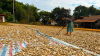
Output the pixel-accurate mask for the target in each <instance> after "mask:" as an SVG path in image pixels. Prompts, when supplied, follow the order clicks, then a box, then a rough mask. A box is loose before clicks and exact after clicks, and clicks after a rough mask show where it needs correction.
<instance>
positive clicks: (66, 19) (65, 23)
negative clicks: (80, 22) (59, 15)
mask: <svg viewBox="0 0 100 56" xmlns="http://www.w3.org/2000/svg"><path fill="white" fill-rule="evenodd" d="M71 21H72V20H71V19H70V18H65V20H63V26H64V27H66V25H67V23H70V22H71Z"/></svg>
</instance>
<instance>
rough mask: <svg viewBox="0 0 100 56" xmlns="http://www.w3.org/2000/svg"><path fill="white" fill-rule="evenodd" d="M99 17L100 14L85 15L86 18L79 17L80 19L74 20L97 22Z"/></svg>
mask: <svg viewBox="0 0 100 56" xmlns="http://www.w3.org/2000/svg"><path fill="white" fill-rule="evenodd" d="M98 19H100V15H95V16H90V17H84V19H78V20H75V21H74V22H95V21H97V20H98Z"/></svg>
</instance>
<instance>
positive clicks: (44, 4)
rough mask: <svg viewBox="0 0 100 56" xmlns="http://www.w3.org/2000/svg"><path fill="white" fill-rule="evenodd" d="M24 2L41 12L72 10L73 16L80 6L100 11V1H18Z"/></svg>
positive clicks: (19, 0)
mask: <svg viewBox="0 0 100 56" xmlns="http://www.w3.org/2000/svg"><path fill="white" fill-rule="evenodd" d="M16 1H18V2H22V3H23V4H26V3H28V4H29V5H34V6H35V7H37V8H39V9H40V10H44V11H48V12H51V11H52V10H53V9H54V8H55V7H58V6H59V7H60V8H62V7H64V8H65V9H70V10H71V15H73V10H74V9H75V7H77V6H79V5H83V6H86V7H90V6H92V5H94V7H95V8H97V9H99V7H100V0H16Z"/></svg>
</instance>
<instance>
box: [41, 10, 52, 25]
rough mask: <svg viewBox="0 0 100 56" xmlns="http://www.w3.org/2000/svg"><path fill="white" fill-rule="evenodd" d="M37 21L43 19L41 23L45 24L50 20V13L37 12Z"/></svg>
mask: <svg viewBox="0 0 100 56" xmlns="http://www.w3.org/2000/svg"><path fill="white" fill-rule="evenodd" d="M39 17H40V18H39V19H43V21H42V22H43V23H44V24H46V23H47V21H48V20H49V18H50V12H47V11H43V10H42V11H40V12H39Z"/></svg>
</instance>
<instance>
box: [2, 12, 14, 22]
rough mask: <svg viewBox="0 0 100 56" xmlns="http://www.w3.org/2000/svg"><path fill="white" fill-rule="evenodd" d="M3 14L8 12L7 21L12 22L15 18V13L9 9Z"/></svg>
mask: <svg viewBox="0 0 100 56" xmlns="http://www.w3.org/2000/svg"><path fill="white" fill-rule="evenodd" d="M3 14H6V15H7V19H6V21H7V22H12V21H13V20H12V19H13V15H12V14H11V12H8V11H6V12H3Z"/></svg>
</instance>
